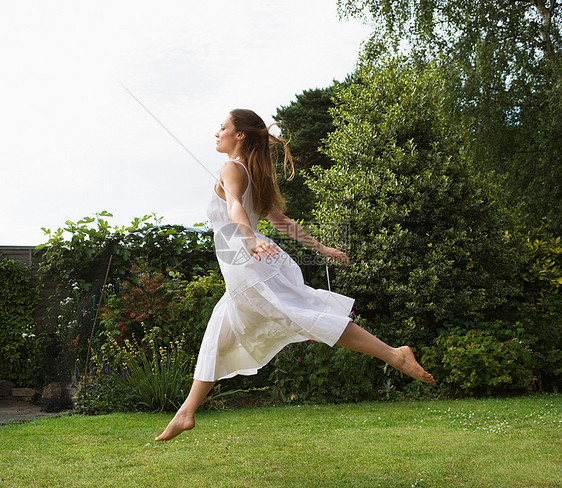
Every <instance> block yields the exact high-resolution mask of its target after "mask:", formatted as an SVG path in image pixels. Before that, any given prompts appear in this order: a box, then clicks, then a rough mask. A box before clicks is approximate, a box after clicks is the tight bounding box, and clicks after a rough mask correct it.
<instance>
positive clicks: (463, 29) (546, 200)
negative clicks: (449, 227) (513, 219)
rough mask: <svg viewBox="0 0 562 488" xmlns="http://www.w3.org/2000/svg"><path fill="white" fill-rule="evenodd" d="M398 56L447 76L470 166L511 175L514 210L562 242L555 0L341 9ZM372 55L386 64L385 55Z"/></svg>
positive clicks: (561, 116)
mask: <svg viewBox="0 0 562 488" xmlns="http://www.w3.org/2000/svg"><path fill="white" fill-rule="evenodd" d="M338 6H339V9H340V12H341V14H342V15H343V16H349V15H352V16H362V17H363V18H364V19H365V20H370V21H372V22H373V25H374V26H375V27H376V30H377V32H379V34H380V35H379V36H378V37H375V38H374V41H373V45H375V44H376V43H377V42H378V41H379V40H380V39H384V40H389V39H391V40H392V43H393V45H394V47H395V49H396V50H398V49H399V48H403V47H404V45H407V46H408V48H409V55H410V57H411V58H412V59H417V60H418V61H420V62H421V63H425V62H427V60H429V59H434V60H436V59H439V60H440V63H441V64H443V66H444V67H445V68H446V69H444V71H443V72H444V73H445V74H446V78H447V83H448V84H449V89H448V93H449V95H450V98H451V100H452V101H453V102H454V103H452V104H451V111H450V115H449V117H450V118H456V120H457V123H459V124H463V125H464V126H465V127H466V128H467V136H470V139H471V141H472V144H471V145H470V147H469V149H470V152H469V156H470V158H471V159H472V161H473V162H474V164H476V165H477V166H478V167H479V168H480V169H481V170H482V171H496V172H498V173H500V174H502V175H504V177H505V180H504V188H505V190H507V192H508V198H509V199H510V201H511V202H512V203H513V202H519V201H521V202H522V203H523V210H524V214H525V215H526V216H527V218H528V221H529V222H530V223H532V224H533V225H536V224H537V222H539V221H541V220H546V221H547V222H549V223H550V224H551V228H552V230H553V231H555V232H557V233H561V232H562V188H561V185H560V181H562V145H561V144H560V142H559V141H560V140H562V37H561V22H560V16H559V4H558V2H557V1H556V0H550V2H549V1H545V0H515V1H513V0H501V1H490V0H485V1H481V2H471V1H468V0H456V1H444V0H423V1H422V0H399V1H392V2H391V1H390V0H339V1H338ZM371 52H372V53H374V54H375V55H377V54H380V51H378V47H375V48H373V46H372V50H371Z"/></svg>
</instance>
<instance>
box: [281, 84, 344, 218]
mask: <svg viewBox="0 0 562 488" xmlns="http://www.w3.org/2000/svg"><path fill="white" fill-rule="evenodd" d="M334 94H335V85H332V86H330V87H328V88H317V89H312V90H304V91H303V92H302V93H300V94H298V95H296V100H295V101H292V102H291V103H290V104H289V105H287V106H281V107H279V108H278V109H277V114H276V115H275V116H274V118H275V120H276V121H277V122H279V123H280V125H281V136H282V137H283V138H285V139H286V140H288V141H289V147H290V149H291V154H292V155H293V158H294V161H295V172H296V174H295V177H294V179H292V180H289V181H288V180H286V179H285V178H284V177H283V175H282V174H280V175H279V186H280V188H281V191H282V192H283V194H284V195H285V197H286V199H287V214H288V215H289V216H291V217H292V218H295V219H298V220H301V219H304V220H309V219H310V216H311V210H312V206H313V204H314V201H313V194H312V192H311V191H310V190H309V188H308V187H307V186H306V184H305V177H306V175H309V174H310V171H309V170H310V168H311V167H312V166H321V167H323V168H329V167H330V166H331V165H332V161H331V160H330V158H329V157H328V156H326V155H325V154H323V153H321V152H320V151H319V147H320V145H321V143H322V139H324V138H325V137H326V135H327V134H328V133H329V132H330V131H332V130H334V125H333V123H332V116H331V115H330V113H329V109H330V108H331V107H333V105H334V103H333V101H332V97H333V96H334Z"/></svg>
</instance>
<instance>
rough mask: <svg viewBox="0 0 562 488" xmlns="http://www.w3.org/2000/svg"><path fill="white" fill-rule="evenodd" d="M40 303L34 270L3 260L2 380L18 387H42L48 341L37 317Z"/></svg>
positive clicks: (0, 275) (0, 262)
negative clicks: (34, 314) (37, 322)
mask: <svg viewBox="0 0 562 488" xmlns="http://www.w3.org/2000/svg"><path fill="white" fill-rule="evenodd" d="M38 301H39V291H38V288H37V285H36V284H35V283H33V280H32V278H31V271H30V269H29V268H27V267H25V266H23V265H22V264H20V263H19V262H17V261H15V260H13V259H2V260H0V378H3V379H8V380H11V381H13V382H14V383H16V384H17V385H18V386H23V387H25V386H29V387H33V386H38V385H39V384H40V382H41V380H42V378H43V362H44V360H45V349H44V346H45V342H44V339H45V338H44V336H43V335H42V334H39V333H38V332H37V330H36V326H35V321H34V318H33V312H34V311H35V307H36V305H37V303H38Z"/></svg>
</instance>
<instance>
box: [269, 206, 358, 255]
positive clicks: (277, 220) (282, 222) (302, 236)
mask: <svg viewBox="0 0 562 488" xmlns="http://www.w3.org/2000/svg"><path fill="white" fill-rule="evenodd" d="M267 220H269V221H270V222H271V224H272V225H273V227H275V228H276V229H277V230H278V231H279V232H283V233H284V234H287V235H288V236H289V237H292V238H293V239H295V240H297V241H299V242H300V243H302V244H304V245H306V246H308V247H311V248H312V249H315V250H316V251H318V252H319V253H320V254H322V255H323V256H326V257H329V258H332V259H335V260H336V261H340V262H342V263H349V258H348V257H347V254H345V253H344V252H343V251H340V250H338V249H335V248H333V247H328V246H325V245H324V244H321V243H320V242H318V241H317V240H316V239H314V237H312V236H311V235H310V234H309V233H308V232H306V231H305V230H304V229H303V228H302V227H301V226H300V225H299V224H297V223H296V222H295V221H294V220H293V219H290V218H289V217H287V216H286V215H285V214H284V213H282V212H280V211H279V210H274V211H272V212H270V213H269V215H268V216H267Z"/></svg>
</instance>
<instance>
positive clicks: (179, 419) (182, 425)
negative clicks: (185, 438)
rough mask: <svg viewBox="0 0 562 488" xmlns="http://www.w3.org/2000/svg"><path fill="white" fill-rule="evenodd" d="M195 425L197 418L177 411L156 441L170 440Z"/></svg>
mask: <svg viewBox="0 0 562 488" xmlns="http://www.w3.org/2000/svg"><path fill="white" fill-rule="evenodd" d="M193 427H195V418H194V417H193V416H189V415H181V414H180V413H177V414H176V416H175V417H174V418H173V419H172V420H171V421H170V423H169V424H168V427H166V429H165V430H164V432H162V433H161V434H160V435H159V436H158V437H156V439H155V440H156V441H158V442H160V441H169V440H170V439H173V438H174V437H177V436H178V435H180V434H181V433H182V432H183V431H184V430H190V429H193Z"/></svg>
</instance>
